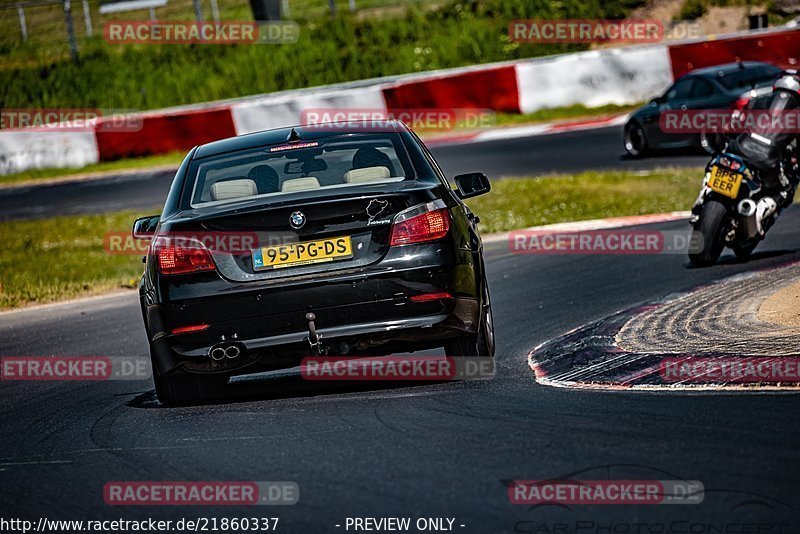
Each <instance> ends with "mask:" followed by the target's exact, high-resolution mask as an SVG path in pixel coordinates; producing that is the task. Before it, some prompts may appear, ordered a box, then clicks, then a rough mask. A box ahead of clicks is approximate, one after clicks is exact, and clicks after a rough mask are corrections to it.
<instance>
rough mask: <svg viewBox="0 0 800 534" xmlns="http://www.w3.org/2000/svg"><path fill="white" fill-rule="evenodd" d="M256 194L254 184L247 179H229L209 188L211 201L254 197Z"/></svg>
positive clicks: (215, 183) (256, 189) (256, 190)
mask: <svg viewBox="0 0 800 534" xmlns="http://www.w3.org/2000/svg"><path fill="white" fill-rule="evenodd" d="M257 194H258V188H256V183H255V182H254V181H253V180H250V179H248V178H229V179H225V180H220V181H219V182H214V184H213V185H212V186H211V200H230V199H234V198H245V197H254V196H256V195H257Z"/></svg>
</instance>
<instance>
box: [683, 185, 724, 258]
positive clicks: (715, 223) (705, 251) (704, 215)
mask: <svg viewBox="0 0 800 534" xmlns="http://www.w3.org/2000/svg"><path fill="white" fill-rule="evenodd" d="M727 211H728V210H727V209H725V206H724V205H722V204H721V203H720V202H717V201H715V200H709V201H707V202H706V203H705V204H703V210H702V211H701V212H700V220H699V221H698V222H697V223H695V227H694V231H695V232H697V233H698V234H700V235H701V236H702V242H701V246H700V247H698V248H696V249H695V248H694V246H693V248H691V249H690V250H689V261H690V262H691V263H692V265H694V266H696V267H708V266H709V265H714V264H715V263H716V262H717V260H718V259H719V257H720V255H721V254H722V249H724V248H725V243H724V242H723V240H722V231H723V228H722V222H723V221H724V220H725V215H726V214H727ZM694 241H695V240H694V239H693V240H692V242H693V243H694Z"/></svg>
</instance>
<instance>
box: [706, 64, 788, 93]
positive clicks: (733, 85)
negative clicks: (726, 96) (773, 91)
mask: <svg viewBox="0 0 800 534" xmlns="http://www.w3.org/2000/svg"><path fill="white" fill-rule="evenodd" d="M779 72H780V69H779V68H777V67H771V66H769V65H764V66H762V67H750V68H747V69H742V70H739V71H736V72H732V73H730V74H726V75H725V76H720V77H719V83H721V84H722V85H724V86H725V88H726V89H750V88H752V87H753V86H755V85H762V84H765V83H767V82H771V81H772V80H773V79H774V78H775V76H777V75H778V73H779Z"/></svg>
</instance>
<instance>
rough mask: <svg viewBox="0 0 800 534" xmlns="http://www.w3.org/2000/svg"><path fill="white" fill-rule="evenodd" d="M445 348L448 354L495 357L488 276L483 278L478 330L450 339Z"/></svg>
mask: <svg viewBox="0 0 800 534" xmlns="http://www.w3.org/2000/svg"><path fill="white" fill-rule="evenodd" d="M444 350H445V353H446V355H447V356H467V357H478V356H483V357H489V358H494V317H493V315H492V301H491V299H490V297H489V286H488V284H487V283H486V278H484V279H483V302H482V306H481V317H480V322H479V323H478V331H477V332H476V333H475V334H465V335H462V336H459V337H457V338H454V339H452V340H449V341H448V342H447V343H445V345H444Z"/></svg>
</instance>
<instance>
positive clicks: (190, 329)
mask: <svg viewBox="0 0 800 534" xmlns="http://www.w3.org/2000/svg"><path fill="white" fill-rule="evenodd" d="M203 330H208V325H207V324H205V323H203V324H193V325H188V326H179V327H178V328H173V329H172V333H173V334H191V333H194V332H202V331H203Z"/></svg>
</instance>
